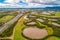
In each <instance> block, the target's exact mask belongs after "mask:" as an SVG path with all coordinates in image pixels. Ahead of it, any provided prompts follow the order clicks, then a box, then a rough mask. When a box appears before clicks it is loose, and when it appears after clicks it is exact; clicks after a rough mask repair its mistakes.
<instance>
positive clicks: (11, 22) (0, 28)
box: [0, 13, 23, 34]
mask: <svg viewBox="0 0 60 40" xmlns="http://www.w3.org/2000/svg"><path fill="white" fill-rule="evenodd" d="M22 15H23V14H22V13H21V14H20V13H19V14H18V15H17V16H16V17H15V18H13V19H12V20H11V21H9V22H7V23H5V24H3V26H2V27H0V34H1V33H2V32H4V31H5V30H6V29H7V28H9V27H10V25H12V24H13V23H15V22H16V21H17V20H18V19H19V18H20V17H21V16H22Z"/></svg>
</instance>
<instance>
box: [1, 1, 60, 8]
mask: <svg viewBox="0 0 60 40" xmlns="http://www.w3.org/2000/svg"><path fill="white" fill-rule="evenodd" d="M54 6H60V0H0V8H45V7H54Z"/></svg>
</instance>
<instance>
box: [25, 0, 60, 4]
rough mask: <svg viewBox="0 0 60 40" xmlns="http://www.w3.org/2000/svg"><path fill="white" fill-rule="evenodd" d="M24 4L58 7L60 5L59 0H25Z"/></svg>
mask: <svg viewBox="0 0 60 40" xmlns="http://www.w3.org/2000/svg"><path fill="white" fill-rule="evenodd" d="M25 2H28V3H38V4H46V5H59V4H60V0H26V1H25Z"/></svg>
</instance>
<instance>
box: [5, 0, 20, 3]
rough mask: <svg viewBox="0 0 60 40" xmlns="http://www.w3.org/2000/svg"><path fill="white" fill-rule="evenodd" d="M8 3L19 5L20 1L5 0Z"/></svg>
mask: <svg viewBox="0 0 60 40" xmlns="http://www.w3.org/2000/svg"><path fill="white" fill-rule="evenodd" d="M5 2H7V3H19V2H20V0H5Z"/></svg>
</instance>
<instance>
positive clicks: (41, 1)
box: [25, 0, 56, 3]
mask: <svg viewBox="0 0 60 40" xmlns="http://www.w3.org/2000/svg"><path fill="white" fill-rule="evenodd" d="M25 1H26V2H39V3H47V2H53V1H56V0H25Z"/></svg>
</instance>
